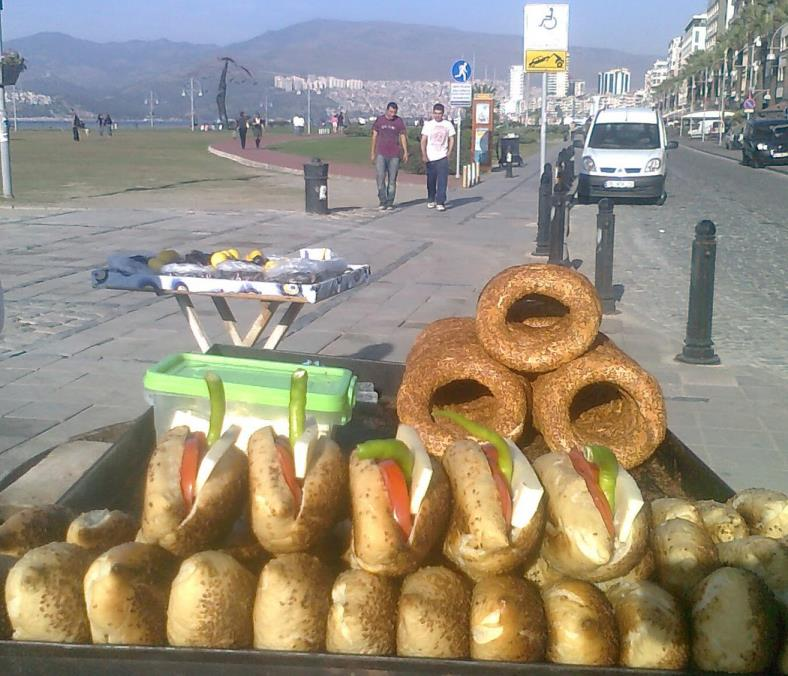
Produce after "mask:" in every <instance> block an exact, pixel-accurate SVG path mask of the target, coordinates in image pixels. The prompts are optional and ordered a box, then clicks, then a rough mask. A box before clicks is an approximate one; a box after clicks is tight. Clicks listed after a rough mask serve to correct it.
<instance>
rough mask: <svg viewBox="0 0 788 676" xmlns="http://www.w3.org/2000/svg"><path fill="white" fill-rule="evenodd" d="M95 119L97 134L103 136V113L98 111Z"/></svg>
mask: <svg viewBox="0 0 788 676" xmlns="http://www.w3.org/2000/svg"><path fill="white" fill-rule="evenodd" d="M96 121H97V122H98V128H99V136H104V113H99V114H98V118H97V120H96Z"/></svg>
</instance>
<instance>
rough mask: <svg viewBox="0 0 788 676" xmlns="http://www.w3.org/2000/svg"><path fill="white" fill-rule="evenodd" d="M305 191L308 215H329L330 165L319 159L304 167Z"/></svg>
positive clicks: (316, 158) (313, 159) (314, 159)
mask: <svg viewBox="0 0 788 676" xmlns="http://www.w3.org/2000/svg"><path fill="white" fill-rule="evenodd" d="M304 191H305V199H306V202H305V204H306V212H307V213H308V214H327V213H328V163H327V162H322V161H321V160H320V158H319V157H314V158H312V161H311V162H309V163H307V164H305V165H304Z"/></svg>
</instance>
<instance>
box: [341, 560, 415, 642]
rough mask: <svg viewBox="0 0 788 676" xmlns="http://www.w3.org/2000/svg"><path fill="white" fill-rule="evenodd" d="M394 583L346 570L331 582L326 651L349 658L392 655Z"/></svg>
mask: <svg viewBox="0 0 788 676" xmlns="http://www.w3.org/2000/svg"><path fill="white" fill-rule="evenodd" d="M398 597H399V589H398V584H397V583H396V582H395V581H394V580H393V579H391V578H388V577H382V576H379V575H373V574H372V573H368V572H367V571H365V570H346V571H345V572H344V573H342V574H340V575H339V577H338V578H337V579H336V580H335V581H334V586H333V588H332V589H331V608H330V610H329V612H328V624H327V626H326V650H328V652H330V653H349V654H352V655H394V654H395V653H396V651H397V641H396V620H397V599H398Z"/></svg>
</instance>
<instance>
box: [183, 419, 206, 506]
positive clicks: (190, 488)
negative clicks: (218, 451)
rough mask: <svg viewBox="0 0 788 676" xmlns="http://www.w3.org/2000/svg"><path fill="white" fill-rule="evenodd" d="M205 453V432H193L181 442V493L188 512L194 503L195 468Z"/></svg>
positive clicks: (198, 465)
mask: <svg viewBox="0 0 788 676" xmlns="http://www.w3.org/2000/svg"><path fill="white" fill-rule="evenodd" d="M203 453H205V434H203V433H202V432H193V433H191V434H189V435H188V436H187V437H186V441H184V442H183V455H182V456H181V495H182V496H183V504H184V505H185V507H186V511H187V512H190V511H191V509H192V505H193V504H194V499H195V497H196V496H195V494H194V484H195V482H196V481H197V470H198V469H199V467H200V460H201V459H202V456H203Z"/></svg>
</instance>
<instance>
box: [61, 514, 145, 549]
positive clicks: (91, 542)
mask: <svg viewBox="0 0 788 676" xmlns="http://www.w3.org/2000/svg"><path fill="white" fill-rule="evenodd" d="M137 528H138V524H137V522H136V521H135V520H134V519H133V518H132V517H131V516H129V515H128V514H126V513H125V512H121V511H120V510H117V509H113V510H111V511H110V510H109V509H97V510H94V511H92V512H84V513H82V514H80V515H79V516H78V517H77V518H76V519H74V520H73V521H72V522H71V525H69V527H68V532H67V533H66V542H70V543H71V544H74V545H79V546H80V547H84V548H85V549H95V550H98V551H102V552H105V551H107V550H108V549H110V548H112V547H115V546H116V545H122V544H123V543H124V542H131V541H133V540H134V536H135V534H136V533H137Z"/></svg>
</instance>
